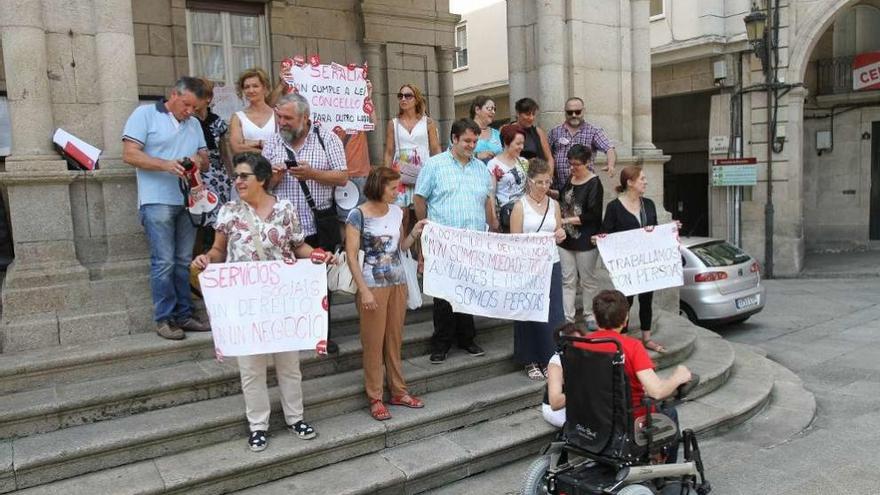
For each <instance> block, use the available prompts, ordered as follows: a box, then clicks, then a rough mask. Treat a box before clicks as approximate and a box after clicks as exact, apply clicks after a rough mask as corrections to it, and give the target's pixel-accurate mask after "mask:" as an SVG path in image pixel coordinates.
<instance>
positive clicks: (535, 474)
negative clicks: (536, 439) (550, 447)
mask: <svg viewBox="0 0 880 495" xmlns="http://www.w3.org/2000/svg"><path fill="white" fill-rule="evenodd" d="M548 469H550V456H549V455H542V456H541V457H539V458H537V459H535V461H534V462H532V463H531V464H529V468H528V469H527V470H526V475H525V477H524V478H523V482H522V488H521V489H520V493H521V494H522V495H545V494H546V493H547V470H548Z"/></svg>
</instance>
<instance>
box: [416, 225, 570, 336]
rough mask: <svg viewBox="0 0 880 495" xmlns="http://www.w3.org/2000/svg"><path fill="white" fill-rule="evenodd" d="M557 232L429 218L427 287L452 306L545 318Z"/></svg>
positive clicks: (476, 311)
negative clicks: (505, 230)
mask: <svg viewBox="0 0 880 495" xmlns="http://www.w3.org/2000/svg"><path fill="white" fill-rule="evenodd" d="M555 249H556V242H555V240H554V239H553V234H495V233H491V232H474V231H470V230H462V229H456V228H452V227H444V226H442V225H438V224H436V223H429V224H428V225H426V226H425V229H424V231H423V233H422V253H423V255H424V258H425V276H424V286H425V287H424V291H425V294H428V295H430V296H434V297H439V298H441V299H445V300H446V301H449V303H450V304H452V308H453V310H454V311H456V312H459V313H467V314H472V315H480V316H488V317H492V318H503V319H507V320H516V321H542V322H546V321H547V315H548V311H549V305H550V275H551V272H552V269H553V263H552V261H551V254H552V252H553V250H555Z"/></svg>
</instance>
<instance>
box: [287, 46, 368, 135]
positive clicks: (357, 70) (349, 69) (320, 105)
mask: <svg viewBox="0 0 880 495" xmlns="http://www.w3.org/2000/svg"><path fill="white" fill-rule="evenodd" d="M281 77H282V78H283V79H284V81H285V82H286V83H287V84H288V86H290V88H291V90H292V91H295V92H297V93H299V94H301V95H302V96H304V97H305V98H306V99H307V100H308V101H309V106H310V107H311V110H312V121H313V122H317V123H319V124H321V125H324V126H325V128H326V129H335V128H337V127H339V128H341V129H342V130H344V131H345V132H346V133H354V132H357V131H371V130H373V128H374V127H375V126H374V125H373V121H372V119H371V118H370V115H372V113H373V102H372V101H370V98H369V97H368V96H369V95H368V94H367V66H366V64H364V65H355V64H349V65H340V64H337V63H335V62H333V63H330V64H322V63H321V61H320V59H319V58H318V56H317V55H310V56H309V57H308V60H306V59H305V58H304V57H302V56H300V55H297V56H296V57H293V58H287V59H284V60H283V61H282V62H281Z"/></svg>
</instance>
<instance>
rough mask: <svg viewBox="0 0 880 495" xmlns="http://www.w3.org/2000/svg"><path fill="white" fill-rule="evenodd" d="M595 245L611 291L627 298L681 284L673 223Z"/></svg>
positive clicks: (608, 238) (609, 237) (619, 235)
mask: <svg viewBox="0 0 880 495" xmlns="http://www.w3.org/2000/svg"><path fill="white" fill-rule="evenodd" d="M596 245H597V246H599V254H600V255H601V256H602V261H603V262H604V263H605V267H606V268H608V273H609V274H610V275H611V282H612V283H613V284H614V288H615V289H617V290H619V291H620V292H623V293H624V294H625V295H627V296H632V295H634V294H641V293H642V292H648V291H652V290H659V289H665V288H667V287H678V286H680V285H683V284H684V280H683V278H682V272H681V253H680V252H679V242H678V226H676V224H675V223H667V224H663V225H657V226H655V227H654V228H653V229H651V230H647V229H633V230H627V231H625V232H618V233H616V234H609V235H605V236H600V237H598V239H597V241H596Z"/></svg>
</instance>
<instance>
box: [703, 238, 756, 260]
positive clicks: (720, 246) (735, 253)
mask: <svg viewBox="0 0 880 495" xmlns="http://www.w3.org/2000/svg"><path fill="white" fill-rule="evenodd" d="M691 252H692V253H694V254H695V255H696V256H697V258H700V261H702V262H703V263H704V264H705V265H706V266H731V265H738V264H740V263H745V262H746V261H748V260H749V255H747V254H746V253H744V252H742V251H741V250H740V249H739V248H737V247H736V246H734V245H732V244H728V243H727V242H726V241H715V242H710V243H708V244H700V245H699V246H694V247H692V248H691Z"/></svg>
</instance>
